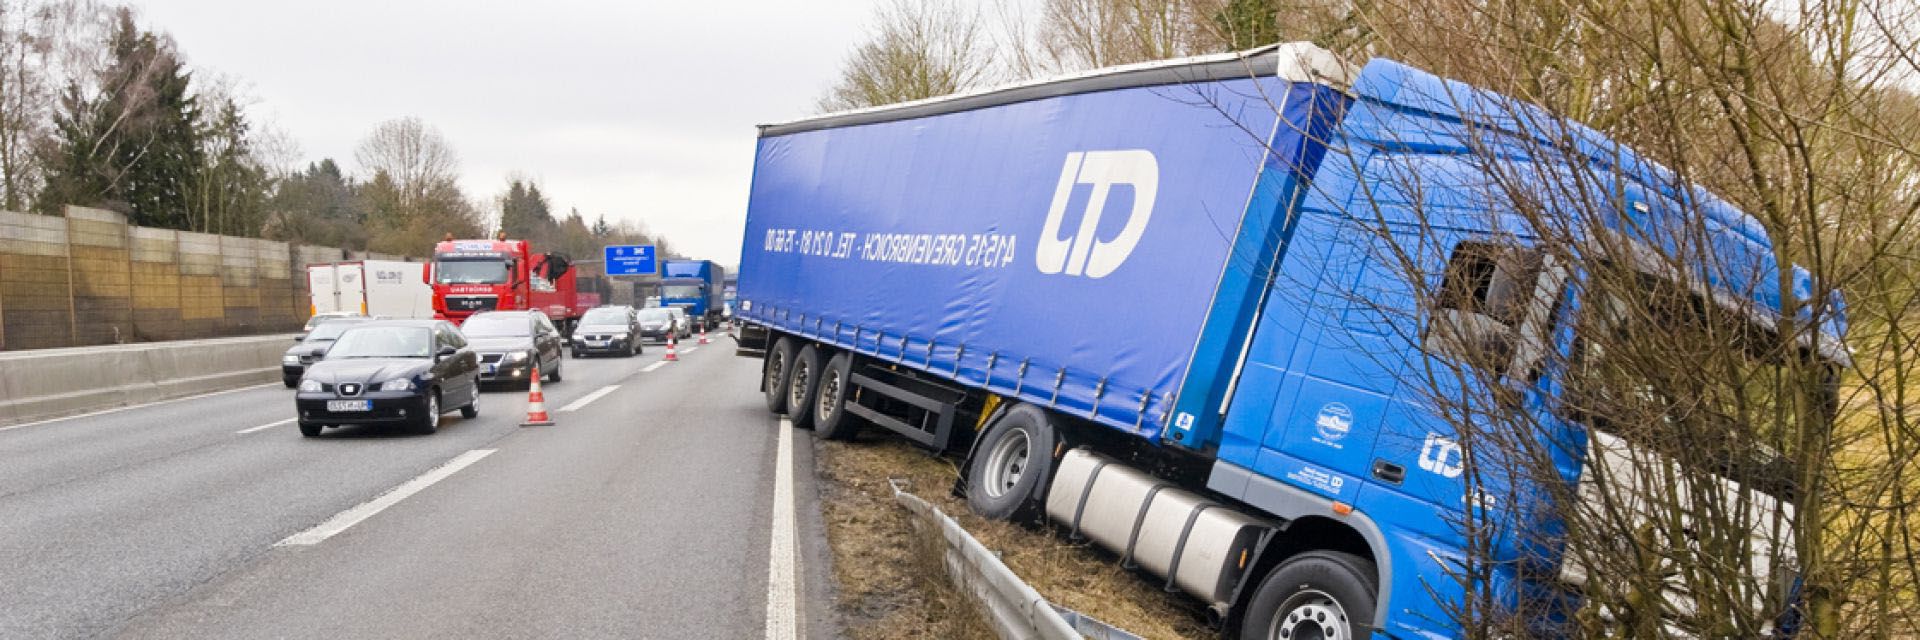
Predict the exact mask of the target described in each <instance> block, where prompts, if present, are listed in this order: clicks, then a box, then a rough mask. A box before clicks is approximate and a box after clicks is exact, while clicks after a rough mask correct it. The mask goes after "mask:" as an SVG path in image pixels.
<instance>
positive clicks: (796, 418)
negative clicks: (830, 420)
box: [787, 344, 820, 429]
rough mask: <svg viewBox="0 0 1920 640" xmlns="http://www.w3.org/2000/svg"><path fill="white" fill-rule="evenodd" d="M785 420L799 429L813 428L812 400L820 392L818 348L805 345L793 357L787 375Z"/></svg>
mask: <svg viewBox="0 0 1920 640" xmlns="http://www.w3.org/2000/svg"><path fill="white" fill-rule="evenodd" d="M787 378H788V381H787V419H788V420H791V421H793V426H795V427H799V428H801V429H807V428H811V427H812V426H813V399H814V398H815V397H817V396H818V394H819V392H820V348H819V347H817V346H815V345H811V344H809V345H807V346H804V347H801V348H800V352H799V353H796V354H794V355H793V373H789V374H787Z"/></svg>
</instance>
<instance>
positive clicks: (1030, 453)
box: [967, 403, 1060, 520]
mask: <svg viewBox="0 0 1920 640" xmlns="http://www.w3.org/2000/svg"><path fill="white" fill-rule="evenodd" d="M1059 442H1060V430H1059V429H1058V428H1056V427H1055V426H1054V424H1053V421H1052V420H1051V419H1050V418H1049V417H1048V416H1047V412H1046V411H1045V410H1043V409H1041V408H1039V407H1036V406H1033V405H1030V404H1025V403H1022V404H1021V405H1019V406H1017V407H1014V408H1012V409H1008V410H1007V411H1006V413H1003V414H1001V415H1000V418H999V419H997V420H994V421H993V425H992V426H990V427H987V433H986V435H985V436H984V437H983V438H981V440H980V446H978V447H976V448H975V449H974V451H973V457H972V458H971V459H970V460H968V461H967V472H968V473H967V506H969V507H972V508H973V512H974V513H977V514H980V515H981V516H982V517H986V518H990V519H994V520H1009V519H1012V518H1014V517H1016V516H1019V515H1020V514H1021V513H1023V512H1024V511H1026V509H1027V507H1029V506H1030V505H1033V504H1037V501H1038V500H1039V499H1040V498H1041V497H1043V496H1045V495H1046V494H1047V483H1048V482H1049V481H1051V480H1052V479H1053V450H1054V445H1056V444H1058V443H1059Z"/></svg>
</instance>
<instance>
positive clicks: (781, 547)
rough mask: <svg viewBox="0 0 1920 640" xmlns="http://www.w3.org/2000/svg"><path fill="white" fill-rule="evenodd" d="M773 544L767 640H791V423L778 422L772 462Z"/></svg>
mask: <svg viewBox="0 0 1920 640" xmlns="http://www.w3.org/2000/svg"><path fill="white" fill-rule="evenodd" d="M772 528H773V541H772V543H771V548H770V549H768V551H767V640H793V639H794V638H797V637H799V633H800V624H799V620H798V619H797V616H798V610H797V609H795V608H794V602H795V601H796V600H797V599H798V598H797V596H796V594H795V593H794V591H795V589H796V588H797V587H798V581H797V575H798V573H799V571H798V569H797V568H796V567H795V566H794V565H795V561H796V558H795V557H794V555H793V538H794V531H793V530H794V523H793V423H792V422H788V421H787V419H786V418H781V419H780V444H779V448H778V451H777V452H776V453H775V454H774V460H773V527H772Z"/></svg>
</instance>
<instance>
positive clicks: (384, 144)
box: [0, 0, 666, 256]
mask: <svg viewBox="0 0 1920 640" xmlns="http://www.w3.org/2000/svg"><path fill="white" fill-rule="evenodd" d="M245 107H246V98H245V97H244V96H242V95H241V94H240V93H239V92H238V91H237V90H236V89H235V88H234V83H233V81H232V80H231V79H227V78H222V77H218V76H214V75H212V73H211V72H209V71H207V70H205V69H201V68H196V67H190V66H189V65H188V63H187V60H186V57H185V56H184V54H183V53H182V52H181V48H180V46H179V44H178V43H176V42H175V41H174V40H173V38H172V37H171V36H169V35H168V34H166V33H165V32H163V31H158V30H155V29H153V28H151V27H149V26H145V25H143V24H142V23H141V21H140V19H139V16H138V14H137V13H136V12H135V11H134V10H133V9H132V8H130V7H126V6H119V5H113V4H108V3H103V2H99V1H97V0H0V208H4V209H6V210H10V211H33V212H38V213H45V214H54V215H57V214H59V213H60V212H61V210H62V207H64V206H66V205H81V206H90V207H98V208H102V209H108V210H112V211H116V212H119V213H121V214H123V215H125V216H127V219H128V221H129V222H131V223H132V224H136V225H140V226H145V227H155V228H165V229H180V230H184V231H196V232H202V233H214V234H222V235H233V236H245V237H262V238H268V239H274V240H283V241H289V242H295V243H300V244H310V245H324V246H333V247H340V248H346V249H352V250H361V251H376V252H383V253H393V254H401V255H414V256H419V255H424V254H425V253H426V252H427V251H429V250H430V248H431V246H432V243H433V242H434V241H437V240H438V239H439V238H441V237H442V236H443V235H444V234H447V233H452V234H454V235H455V236H458V237H464V238H475V237H482V236H485V235H488V231H489V229H490V228H493V227H495V223H496V222H497V223H498V224H499V225H500V226H501V227H503V228H505V229H506V230H507V232H508V233H509V235H511V236H512V237H515V238H525V239H530V240H533V241H535V242H536V243H537V244H538V245H539V246H541V247H544V248H552V249H556V250H560V251H563V252H566V253H569V254H572V255H576V256H587V255H593V254H597V253H598V252H599V246H600V245H602V244H629V243H651V244H656V245H663V246H662V247H661V250H662V253H663V254H664V253H665V251H666V247H665V246H664V243H665V241H664V239H662V238H658V237H655V236H654V234H652V233H650V232H648V231H647V230H646V229H645V228H644V227H643V226H641V225H639V224H636V223H633V222H628V221H622V222H619V223H609V222H608V221H607V219H606V217H605V215H604V214H602V215H598V216H594V217H593V218H592V219H591V220H589V219H588V218H587V217H586V216H585V215H584V214H582V213H580V212H579V211H577V210H576V211H571V212H569V213H568V214H567V215H566V216H564V217H556V216H554V215H553V212H552V211H550V203H549V201H548V200H547V196H546V195H545V194H543V193H541V192H540V190H539V189H538V186H537V185H534V184H532V182H531V181H530V180H528V179H525V178H520V177H513V178H510V179H508V180H507V182H506V185H505V186H504V187H503V188H502V192H501V193H500V194H499V195H498V196H496V197H493V198H486V199H481V198H475V197H473V196H472V195H470V194H468V193H466V192H464V191H463V190H462V189H461V188H460V186H459V184H458V181H457V180H458V177H459V170H460V166H459V159H458V156H457V154H456V153H455V151H454V149H453V147H452V145H451V144H450V143H449V142H448V141H447V140H446V138H445V137H444V136H443V135H442V134H441V133H440V132H439V131H438V130H437V129H435V128H434V127H433V126H432V125H430V124H428V123H425V122H423V121H421V120H419V119H417V118H411V117H404V118H397V119H394V120H389V121H386V122H382V123H378V124H377V125H375V126H374V127H373V128H372V129H371V131H370V132H369V133H368V134H367V135H366V137H365V138H364V139H362V140H361V141H360V144H359V145H358V147H357V148H356V149H355V153H354V158H353V159H352V160H354V161H355V162H356V163H357V165H358V169H359V170H358V171H357V172H356V171H350V170H348V169H346V168H343V167H342V166H341V164H340V163H339V162H337V161H336V160H334V159H332V158H325V159H320V160H317V161H312V162H308V163H305V165H304V166H296V163H295V162H294V158H295V157H297V155H298V152H297V150H296V149H295V147H294V145H293V144H292V142H291V141H290V139H289V137H288V136H287V134H285V133H284V132H281V131H278V130H275V129H273V128H272V127H266V126H262V125H261V124H260V123H258V122H256V121H255V120H254V119H253V118H252V117H251V116H250V115H249V114H248V112H247V109H246V108H245Z"/></svg>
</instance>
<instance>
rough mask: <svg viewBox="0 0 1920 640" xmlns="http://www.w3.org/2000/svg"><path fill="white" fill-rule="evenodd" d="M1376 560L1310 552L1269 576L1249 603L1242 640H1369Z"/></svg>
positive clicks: (1376, 581) (1375, 589) (1283, 565)
mask: <svg viewBox="0 0 1920 640" xmlns="http://www.w3.org/2000/svg"><path fill="white" fill-rule="evenodd" d="M1375 572H1376V569H1375V568H1374V566H1373V563H1372V562H1369V561H1368V560H1367V559H1365V558H1361V557H1359V556H1355V555H1353V554H1349V553H1341V552H1338V551H1309V552H1306V553H1302V554H1300V555H1297V556H1294V557H1292V558H1290V559H1288V560H1287V561H1286V562H1284V563H1281V565H1280V567H1279V568H1277V569H1274V570H1273V573H1271V574H1268V575H1267V579H1266V580H1264V581H1262V582H1261V583H1260V590H1259V591H1256V592H1254V594H1253V600H1252V601H1251V602H1249V603H1248V604H1247V617H1246V620H1245V621H1244V622H1242V624H1241V627H1240V637H1242V638H1264V639H1268V640H1284V639H1293V638H1328V639H1330V640H1334V639H1337V640H1349V639H1355V638H1368V637H1371V634H1372V633H1373V607H1374V603H1375V602H1376V598H1377V597H1378V596H1377V594H1378V592H1379V590H1380V588H1379V586H1378V580H1379V577H1378V576H1377V575H1376V574H1375Z"/></svg>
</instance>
